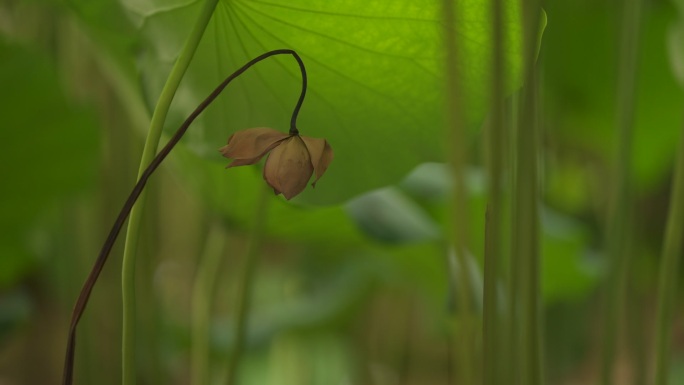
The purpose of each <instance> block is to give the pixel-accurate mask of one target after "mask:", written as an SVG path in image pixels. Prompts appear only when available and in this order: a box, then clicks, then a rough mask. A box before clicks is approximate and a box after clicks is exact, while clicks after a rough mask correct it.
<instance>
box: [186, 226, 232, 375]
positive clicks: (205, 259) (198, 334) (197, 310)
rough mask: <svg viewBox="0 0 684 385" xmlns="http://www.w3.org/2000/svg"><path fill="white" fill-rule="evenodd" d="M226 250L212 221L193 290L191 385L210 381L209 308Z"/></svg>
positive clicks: (222, 233) (223, 237)
mask: <svg viewBox="0 0 684 385" xmlns="http://www.w3.org/2000/svg"><path fill="white" fill-rule="evenodd" d="M225 248H226V233H225V229H224V228H223V226H221V224H220V223H219V222H218V221H215V223H214V224H212V225H211V228H210V230H209V234H208V235H207V238H206V241H205V245H204V252H203V256H202V259H201V261H200V263H199V266H197V274H196V275H195V284H194V286H193V290H192V314H191V315H190V316H191V317H192V332H191V333H192V334H191V341H190V357H191V362H190V370H191V377H190V384H191V385H205V384H209V382H210V381H209V380H210V378H209V373H210V369H211V368H210V362H211V354H210V341H211V307H212V305H213V304H214V295H215V291H216V281H217V279H218V275H219V273H220V269H219V268H220V266H221V259H222V257H223V253H224V251H225Z"/></svg>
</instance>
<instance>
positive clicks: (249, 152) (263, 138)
mask: <svg viewBox="0 0 684 385" xmlns="http://www.w3.org/2000/svg"><path fill="white" fill-rule="evenodd" d="M287 137H288V135H287V134H284V133H282V132H280V131H276V130H274V129H272V128H266V127H259V128H250V129H247V130H242V131H238V132H236V133H234V134H233V135H231V136H230V138H228V144H227V145H226V146H223V147H221V149H219V151H221V154H223V156H225V157H226V158H231V159H235V160H234V161H233V162H232V163H231V164H229V165H228V167H235V166H244V165H248V164H254V163H256V162H258V161H259V160H260V159H261V158H262V157H263V156H264V155H265V154H266V153H267V152H269V151H271V150H272V149H273V148H274V147H275V146H277V145H278V143H280V141H282V140H283V139H286V138H287Z"/></svg>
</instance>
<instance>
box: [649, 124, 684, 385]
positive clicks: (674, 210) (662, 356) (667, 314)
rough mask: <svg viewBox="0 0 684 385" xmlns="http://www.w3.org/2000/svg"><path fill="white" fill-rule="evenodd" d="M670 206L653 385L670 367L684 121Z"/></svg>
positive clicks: (681, 222)
mask: <svg viewBox="0 0 684 385" xmlns="http://www.w3.org/2000/svg"><path fill="white" fill-rule="evenodd" d="M677 159H678V160H677V164H676V165H675V169H674V184H673V185H672V192H671V195H670V209H669V213H668V216H667V228H666V229H665V243H664V245H663V255H662V260H661V262H660V279H659V283H660V286H659V287H658V318H657V322H656V330H657V336H656V361H655V383H654V384H655V385H666V384H667V383H668V382H667V380H668V374H669V369H670V349H671V345H672V321H673V315H674V309H675V304H676V299H677V278H678V274H679V258H680V257H681V255H682V244H683V243H684V235H682V234H684V125H683V126H682V133H681V137H680V142H679V153H678V155H677Z"/></svg>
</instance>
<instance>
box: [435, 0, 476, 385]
mask: <svg viewBox="0 0 684 385" xmlns="http://www.w3.org/2000/svg"><path fill="white" fill-rule="evenodd" d="M454 3H455V2H454V1H452V0H444V1H443V3H442V13H443V15H444V32H443V33H444V44H445V47H446V63H445V64H446V66H445V71H446V76H447V99H446V100H447V106H446V109H447V111H448V114H449V115H448V120H447V122H448V126H449V153H450V163H451V164H450V165H451V170H452V174H453V179H454V193H453V197H452V211H451V223H452V227H453V231H452V234H451V241H452V242H453V244H454V252H455V254H456V262H457V263H458V272H459V274H458V276H456V277H455V279H456V280H457V282H456V283H457V285H458V286H457V289H456V292H457V294H458V296H457V298H458V321H459V322H458V323H457V328H458V329H457V330H456V334H455V336H454V337H455V339H454V341H453V343H454V344H455V345H456V346H457V347H458V353H457V355H456V357H457V365H456V373H457V374H458V379H459V381H458V383H459V384H472V383H474V382H473V371H475V370H476V368H475V367H474V366H475V365H474V362H476V360H475V359H474V357H475V349H474V348H475V341H474V336H475V323H474V317H473V315H474V312H473V310H472V308H471V298H472V295H471V284H470V268H469V263H468V256H467V250H468V247H467V242H468V234H467V227H466V218H468V202H467V199H468V197H467V192H466V187H465V178H464V169H465V164H466V159H467V156H466V147H465V144H464V143H465V137H466V135H465V119H464V118H463V112H464V111H466V108H465V106H464V97H463V90H462V86H461V83H460V81H459V74H458V68H459V67H458V62H459V60H460V58H459V52H458V47H459V46H458V44H456V31H455V25H456V12H458V11H457V10H456V5H455V4H454ZM447 255H448V253H447Z"/></svg>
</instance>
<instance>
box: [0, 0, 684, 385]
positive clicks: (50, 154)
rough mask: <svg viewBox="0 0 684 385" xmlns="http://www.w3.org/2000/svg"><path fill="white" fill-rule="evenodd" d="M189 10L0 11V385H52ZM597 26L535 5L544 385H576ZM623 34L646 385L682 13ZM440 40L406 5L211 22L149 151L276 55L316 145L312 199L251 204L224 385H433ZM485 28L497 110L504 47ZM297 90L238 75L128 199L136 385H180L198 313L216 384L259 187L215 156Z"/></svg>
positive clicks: (113, 264)
mask: <svg viewBox="0 0 684 385" xmlns="http://www.w3.org/2000/svg"><path fill="white" fill-rule="evenodd" d="M200 3H201V2H200V1H167V0H155V1H151V0H148V1H136V0H121V1H116V0H98V1H88V0H65V1H60V0H21V1H19V0H0V122H2V123H1V126H0V184H1V185H2V188H1V189H0V194H1V195H0V213H1V215H0V230H1V231H0V385H15V384H48V383H57V382H58V381H59V378H60V377H61V369H62V363H63V354H64V347H65V343H66V332H67V327H68V320H69V317H70V310H71V308H72V306H73V303H74V301H75V299H76V297H77V295H78V291H79V289H80V286H81V284H82V282H83V281H84V279H85V277H86V275H87V273H88V271H89V269H90V266H91V265H92V262H93V261H94V258H95V256H96V255H97V252H98V250H99V248H100V246H101V243H102V242H103V241H104V238H105V237H106V234H107V231H108V230H109V227H110V226H111V224H112V222H113V220H114V218H115V216H116V215H117V213H118V210H119V209H120V206H121V205H122V204H123V202H124V200H125V198H126V196H127V195H128V193H129V192H130V189H131V188H132V186H133V184H134V182H135V175H136V170H137V167H138V162H139V159H140V154H141V151H142V145H143V143H144V137H145V133H146V129H147V126H148V124H149V119H150V116H151V111H152V109H153V108H154V105H155V102H156V99H157V97H158V95H159V93H160V91H161V87H162V86H163V84H164V81H165V80H166V77H167V75H168V72H169V70H170V68H171V65H172V64H173V61H174V60H175V57H176V55H177V53H178V50H179V48H180V45H181V44H182V42H183V40H184V39H185V37H186V36H187V34H188V31H189V29H190V26H191V25H192V23H193V21H194V20H195V18H196V15H197V13H198V10H199V8H200ZM469 4H470V7H468V10H467V11H466V12H464V13H463V18H462V19H458V20H457V22H458V26H457V27H456V30H457V36H458V39H459V40H458V42H460V43H462V47H463V49H464V51H463V52H465V54H466V57H467V58H468V59H467V61H463V62H462V63H460V64H461V66H460V67H459V70H458V73H459V74H460V75H461V79H462V81H463V85H464V90H465V92H466V95H468V101H467V103H468V109H467V116H466V119H467V123H468V127H469V132H470V136H469V139H468V144H467V147H468V151H469V154H470V156H469V159H468V172H467V178H466V183H467V186H466V187H467V191H468V193H469V196H470V198H469V203H470V205H469V213H468V214H467V216H468V224H469V227H468V228H469V235H470V240H469V244H470V245H471V249H470V250H469V251H470V254H469V258H470V260H471V266H470V267H471V269H470V271H468V272H467V274H468V275H469V276H470V281H471V282H472V284H473V292H474V298H473V303H474V304H475V308H476V309H477V311H478V312H479V311H481V299H482V298H481V297H482V258H483V247H484V246H483V244H484V230H483V229H484V212H485V207H486V199H487V196H486V194H487V186H486V174H485V173H486V172H485V158H486V149H485V148H484V147H485V144H484V143H485V138H484V133H483V129H482V128H481V127H482V126H483V125H484V124H485V121H486V115H487V106H486V104H487V103H486V100H487V90H488V88H487V86H486V84H487V81H488V80H489V75H488V72H487V71H486V69H485V68H487V65H488V61H487V60H489V59H488V54H487V52H488V51H487V50H486V49H485V48H486V47H488V46H489V44H490V41H489V39H488V37H487V31H488V29H487V28H488V27H487V24H486V23H487V22H488V19H487V12H488V8H487V7H486V3H485V2H479V1H471V2H470V3H469ZM618 6H619V4H618V2H616V1H608V0H598V1H597V0H559V1H550V2H547V4H545V5H544V9H545V11H546V15H547V18H548V24H547V26H546V29H545V31H544V34H543V38H542V43H541V49H540V53H539V62H538V65H539V73H540V85H541V92H540V95H541V96H540V100H541V102H540V103H541V106H542V111H543V112H542V113H541V117H540V119H541V128H542V145H541V147H542V152H541V157H542V158H541V159H542V162H541V163H542V164H541V170H540V175H541V185H542V196H543V201H542V202H541V223H542V234H541V245H542V249H541V250H542V272H541V275H542V276H541V281H542V289H543V292H542V297H543V305H544V311H543V314H544V319H545V322H544V324H545V328H544V331H543V336H544V349H543V351H544V356H545V376H546V379H547V383H549V384H587V383H594V382H597V381H598V380H597V378H598V367H599V362H600V360H599V358H600V343H601V338H600V335H601V320H602V318H601V317H602V312H601V311H602V306H603V303H602V298H601V293H602V290H601V288H602V283H603V282H604V281H605V279H606V273H605V266H606V262H605V260H606V257H605V254H606V242H605V227H606V217H607V214H608V213H607V207H608V205H609V200H610V195H609V193H610V191H611V188H612V186H613V183H614V180H615V175H614V173H613V171H612V170H613V166H614V165H613V164H612V162H613V159H614V158H615V148H616V144H615V119H616V116H615V111H616V105H615V104H616V103H615V101H616V92H617V91H616V90H617V69H618V68H619V66H620V64H621V63H620V62H619V60H618V52H619V50H618V41H619V36H618V35H619V16H620V11H619V7H618ZM509 11H510V14H511V15H514V14H515V10H514V9H513V8H512V7H509ZM642 17H643V29H642V34H641V41H640V49H641V51H640V55H639V65H638V77H637V93H638V97H637V101H636V103H637V104H636V109H635V110H634V123H635V132H634V135H635V137H634V152H633V158H632V168H631V170H632V174H631V177H632V180H633V182H634V185H635V189H636V196H635V197H634V201H633V202H632V203H633V206H634V208H635V213H634V216H635V218H634V221H633V222H634V224H635V226H634V228H633V229H631V230H630V239H629V242H630V245H631V246H630V253H631V254H630V255H631V258H632V259H631V261H632V262H631V268H630V271H629V281H628V282H629V283H628V300H627V301H626V304H627V306H626V309H625V311H624V314H625V317H624V318H622V319H621V323H620V325H616V327H619V328H620V330H622V331H623V332H622V333H621V337H620V339H619V343H618V346H619V347H618V362H617V365H616V374H617V376H616V378H617V379H618V381H620V382H619V383H621V384H632V383H633V384H645V383H646V382H645V378H646V375H647V374H646V373H648V370H649V367H650V365H651V357H652V345H653V323H654V318H655V292H656V288H657V273H658V263H659V259H660V257H659V255H660V248H661V246H662V241H663V230H664V224H665V218H666V214H667V206H668V196H669V190H670V184H671V180H670V179H671V178H670V175H671V172H672V167H673V160H674V157H675V152H676V145H677V143H678V137H679V133H680V132H681V129H680V127H681V125H682V124H683V120H684V116H683V115H684V113H683V112H684V110H683V108H682V106H684V92H683V91H682V85H683V84H684V75H683V74H684V60H683V59H682V58H683V57H684V48H683V47H684V33H682V31H684V4H682V2H681V1H680V2H679V3H677V2H669V1H665V0H649V1H646V2H645V6H644V7H643V9H642ZM440 23H441V18H440V13H439V6H438V4H437V3H436V2H431V1H425V2H422V3H421V2H415V4H414V3H413V2H403V1H396V2H390V1H386V2H382V1H379V2H373V3H372V4H366V3H365V2H360V1H345V2H335V3H334V4H333V5H331V4H327V3H326V2H315V1H304V0H299V1H295V2H288V3H285V2H262V1H247V0H244V1H221V2H219V4H218V7H217V9H216V12H215V14H214V18H213V19H212V22H211V23H210V25H209V26H208V28H207V31H206V33H205V37H204V39H203V41H202V43H201V44H200V47H199V49H198V52H197V54H196V56H195V58H194V60H193V62H192V64H191V66H190V69H189V72H188V74H187V76H186V78H185V79H184V81H183V83H182V84H181V88H180V89H179V92H178V94H177V96H176V99H175V100H174V103H173V105H172V110H171V112H170V115H169V118H168V120H167V124H166V126H165V130H166V132H167V133H170V132H173V130H175V129H176V128H177V127H178V125H179V124H180V122H181V121H182V120H183V119H184V117H185V116H187V114H188V113H189V112H190V111H191V110H192V109H194V107H195V106H196V105H197V104H198V103H199V102H200V101H201V100H202V99H203V98H204V97H205V95H207V94H208V93H209V92H210V91H211V89H213V87H214V86H215V85H216V84H218V82H219V81H220V80H221V79H223V78H224V77H225V76H227V75H228V74H229V73H230V72H232V71H233V70H234V69H236V68H238V67H239V66H241V65H242V64H243V63H245V62H246V61H247V60H248V59H250V58H252V57H254V56H257V55H259V54H260V53H262V52H264V51H266V50H269V49H275V48H293V49H296V50H297V51H298V52H299V53H300V54H301V55H302V57H303V59H304V61H305V63H306V65H307V69H308V70H309V73H310V79H309V81H310V87H311V88H310V90H309V95H308V97H307V100H306V101H305V103H304V107H303V109H302V112H301V115H300V116H301V117H300V120H299V122H300V123H299V126H300V130H301V131H302V134H303V135H307V136H313V137H324V138H326V139H327V140H328V141H329V142H330V143H331V145H332V147H333V148H334V149H335V155H336V158H335V161H334V162H333V164H332V165H331V166H330V169H329V171H328V173H327V174H326V175H325V177H324V178H323V179H321V181H319V183H318V184H317V187H316V189H308V190H307V191H306V192H305V193H304V194H302V196H301V197H298V198H296V199H294V200H293V201H292V202H286V201H284V200H283V199H281V198H271V197H270V196H269V198H268V207H267V217H266V222H265V225H264V229H263V236H262V242H261V252H260V261H259V265H258V267H257V273H256V281H255V282H254V293H253V294H254V295H253V306H252V309H251V313H250V316H249V317H250V318H249V328H248V335H247V344H246V352H245V356H244V358H243V360H242V362H241V366H240V372H239V375H240V382H239V383H240V384H283V385H287V384H312V385H313V384H326V385H327V384H378V385H384V384H448V383H451V382H450V381H451V378H450V373H451V366H452V360H453V354H454V352H453V349H454V342H453V341H451V340H450V337H449V336H450V335H451V332H452V329H453V328H457V327H458V325H457V324H456V323H455V322H454V318H453V313H454V307H455V305H454V301H455V299H454V295H453V294H450V293H453V290H452V289H453V288H454V287H455V286H456V284H455V282H456V281H458V279H459V276H460V275H462V274H463V272H460V271H458V270H457V269H455V268H454V266H455V263H454V257H453V255H452V253H451V252H450V248H449V247H448V246H447V244H448V242H447V239H448V238H449V236H447V235H446V232H448V231H449V230H448V229H449V225H448V223H449V219H448V214H449V213H450V212H451V211H450V209H449V207H450V205H449V202H450V197H451V190H452V186H453V182H452V180H451V172H450V171H449V170H448V168H447V167H446V166H445V165H444V163H442V162H444V161H445V160H446V155H445V152H446V149H445V147H444V138H445V132H444V129H443V126H444V119H445V117H444V116H445V115H444V113H443V111H444V97H443V92H444V91H443V82H444V76H443V74H442V72H443V71H442V69H441V68H442V67H441V66H443V60H444V52H443V51H444V49H443V46H442V45H443V43H442V41H441V38H440V33H439V32H440V28H441V27H440ZM506 28H507V30H508V31H509V33H511V36H512V37H511V38H510V41H507V43H508V47H509V48H510V50H509V51H508V52H507V55H506V58H505V60H506V64H507V66H506V68H507V71H508V73H509V75H510V84H509V87H508V88H509V90H510V91H511V92H513V90H514V89H515V88H516V85H518V84H519V79H518V78H519V71H520V59H519V58H518V56H519V53H518V51H519V48H518V47H517V45H518V44H519V41H518V40H517V39H516V38H515V33H516V31H519V28H520V26H519V25H516V23H510V24H507V25H506ZM299 82H300V80H299V74H298V72H297V67H296V66H295V63H294V62H293V61H291V59H289V58H282V59H280V58H279V59H273V60H270V61H268V62H264V63H262V64H260V65H259V66H258V67H256V68H255V69H254V70H250V72H247V73H246V74H245V75H244V76H243V77H241V78H240V79H239V80H238V81H236V82H235V83H234V84H232V85H231V86H229V87H228V89H227V90H226V92H225V95H222V96H221V97H220V98H219V100H218V101H217V103H216V104H215V105H213V106H212V107H210V109H209V110H208V111H207V113H206V115H204V116H202V117H201V118H200V119H198V121H197V122H196V123H195V124H194V125H193V126H192V127H191V128H190V131H189V132H188V135H187V136H186V138H184V139H183V141H182V142H181V145H179V147H178V148H177V149H175V150H174V152H173V153H172V155H171V157H170V158H169V160H168V161H167V162H166V163H165V164H164V165H163V166H162V167H161V168H160V171H159V172H158V174H156V175H155V176H154V177H153V178H152V182H151V184H150V185H149V187H148V189H149V193H148V196H147V206H146V210H145V216H144V226H143V227H144V230H143V232H142V235H141V245H140V250H139V252H138V266H137V267H138V274H137V279H138V292H139V294H138V296H139V298H138V328H139V330H138V347H137V348H138V352H139V354H138V364H139V365H138V366H139V368H138V383H140V384H187V383H190V381H191V380H190V379H191V377H192V376H193V371H194V370H196V368H193V367H192V363H193V362H195V361H194V360H195V359H197V358H196V357H194V356H193V354H194V353H192V352H193V351H195V350H194V349H197V345H195V344H197V340H196V339H195V338H194V337H193V336H194V334H193V333H194V332H195V331H194V329H193V322H196V321H195V320H196V318H195V317H198V314H197V312H198V311H199V310H198V306H199V309H201V306H203V305H204V306H205V310H206V309H209V311H210V313H209V315H208V316H207V317H208V319H207V320H206V322H208V324H209V339H208V346H207V351H208V353H207V354H208V356H207V357H208V358H206V360H207V362H208V368H209V369H207V378H208V380H207V381H208V383H211V384H218V383H223V382H222V380H223V379H224V378H225V376H226V373H225V367H226V361H227V356H228V352H229V351H230V349H231V346H232V344H233V341H234V336H233V334H232V333H233V332H232V327H233V323H234V313H235V306H236V304H235V303H236V282H237V280H238V278H237V276H238V274H239V273H240V266H241V262H242V259H243V258H244V254H245V248H246V247H247V240H248V238H249V236H250V232H251V231H252V230H251V229H252V228H253V226H254V222H255V212H256V210H257V208H256V206H257V204H258V203H257V201H258V195H259V194H260V191H261V190H262V189H263V188H264V187H263V182H262V178H261V174H260V168H259V167H258V166H252V167H242V168H236V169H230V170H225V169H224V166H225V164H227V160H225V159H221V157H220V155H219V154H218V151H217V149H218V148H219V147H221V146H222V145H224V144H225V141H226V139H227V138H228V136H229V135H230V133H231V132H234V131H235V130H238V129H244V128H249V127H257V126H269V127H274V128H276V129H280V130H286V129H287V128H288V127H287V122H289V114H290V111H291V108H292V105H293V104H294V101H295V100H296V96H297V93H298V92H299ZM122 245H123V242H119V243H117V246H116V247H115V249H114V251H113V253H112V256H111V259H110V261H109V264H108V265H107V266H106V268H105V269H104V272H103V275H102V277H101V278H100V281H99V282H98V284H97V286H96V288H95V291H94V293H93V296H92V298H91V302H90V304H89V306H88V309H87V311H86V313H85V316H84V318H83V321H82V324H81V329H80V333H79V347H78V351H77V356H76V357H77V358H76V368H77V369H76V370H77V372H76V373H77V376H76V379H77V381H76V382H77V383H83V384H102V385H108V384H117V383H120V365H121V358H120V338H121V335H120V334H121V316H120V315H121V294H120V272H119V270H120V269H119V267H120V263H121V258H120V256H121V253H122V249H123V247H122ZM216 256H218V258H217V257H216ZM212 257H214V258H212ZM502 290H503V285H502ZM202 301H206V302H208V303H204V302H202ZM678 301H679V307H680V308H681V305H683V303H682V301H681V300H678ZM676 325H677V328H676V332H675V340H674V344H673V348H674V365H673V367H672V371H673V376H672V378H671V383H672V384H679V383H684V337H683V336H684V329H683V328H682V313H681V312H678V313H677V321H676ZM479 364H481V363H479Z"/></svg>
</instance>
